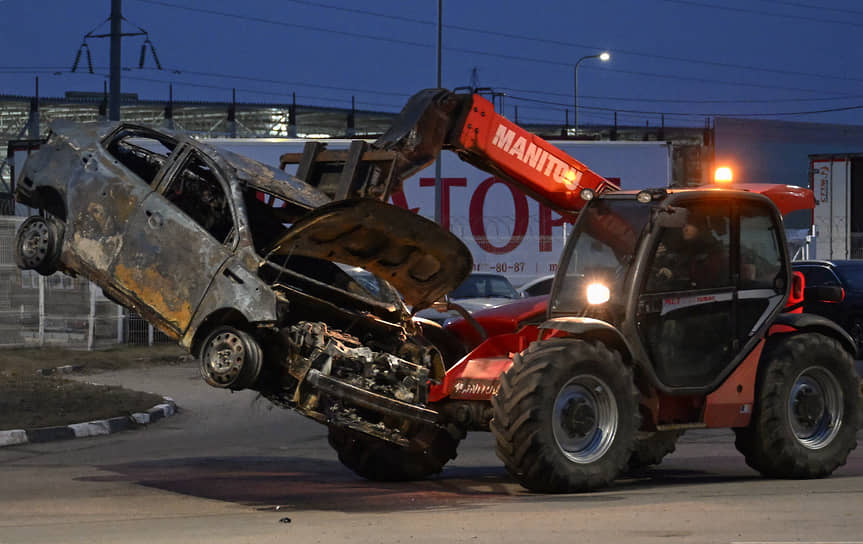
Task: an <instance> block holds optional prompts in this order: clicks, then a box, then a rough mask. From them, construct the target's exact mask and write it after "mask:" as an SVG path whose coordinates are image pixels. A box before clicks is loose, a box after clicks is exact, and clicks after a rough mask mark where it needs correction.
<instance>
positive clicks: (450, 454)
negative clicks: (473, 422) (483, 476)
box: [329, 426, 459, 482]
mask: <svg viewBox="0 0 863 544" xmlns="http://www.w3.org/2000/svg"><path fill="white" fill-rule="evenodd" d="M421 434H424V435H425V436H423V439H424V441H426V442H427V443H426V445H425V446H419V445H413V446H407V447H404V446H398V445H396V444H391V443H389V442H385V441H383V440H381V439H379V438H374V437H372V436H368V435H365V434H363V433H361V432H358V431H354V430H352V429H345V428H341V427H334V426H331V427H330V433H329V441H330V446H332V447H333V449H334V450H336V452H337V453H338V454H339V461H341V462H342V464H343V465H345V466H346V467H347V468H349V469H351V470H352V471H354V472H355V473H356V474H357V475H359V476H361V477H363V478H365V479H367V480H373V481H378V482H404V481H411V480H422V479H423V478H427V477H428V476H432V475H434V474H437V473H438V472H440V471H441V470H443V467H444V465H445V464H446V463H447V462H448V461H449V460H450V459H455V456H456V448H457V447H458V443H459V438H457V437H455V436H453V435H452V434H451V432H450V431H449V430H447V429H444V428H443V427H429V428H428V429H426V432H424V433H421Z"/></svg>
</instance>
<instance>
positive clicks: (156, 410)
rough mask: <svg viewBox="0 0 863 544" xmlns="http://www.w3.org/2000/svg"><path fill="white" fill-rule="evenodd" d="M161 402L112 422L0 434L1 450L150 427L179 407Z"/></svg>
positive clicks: (171, 401) (171, 403) (168, 401)
mask: <svg viewBox="0 0 863 544" xmlns="http://www.w3.org/2000/svg"><path fill="white" fill-rule="evenodd" d="M164 399H165V402H164V403H162V404H157V405H156V406H153V407H152V408H150V409H149V410H147V411H146V412H137V413H134V414H131V415H129V416H120V417H112V418H111V419H101V420H97V421H88V422H85V423H72V424H70V425H62V426H59V427H40V428H37V429H13V430H11V431H0V448H2V447H4V446H18V445H21V444H36V443H40V442H51V441H54V440H70V439H72V438H85V437H88V436H100V435H105V434H113V433H116V432H120V431H126V430H129V429H135V428H137V427H140V426H141V425H149V424H150V423H155V422H157V421H159V420H160V419H163V418H166V417H169V416H172V415H174V414H176V413H177V410H178V408H177V404H176V403H175V402H174V399H171V398H169V397H164Z"/></svg>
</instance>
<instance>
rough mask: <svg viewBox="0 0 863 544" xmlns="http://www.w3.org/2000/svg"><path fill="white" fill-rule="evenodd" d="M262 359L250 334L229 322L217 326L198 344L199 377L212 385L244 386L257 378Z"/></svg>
mask: <svg viewBox="0 0 863 544" xmlns="http://www.w3.org/2000/svg"><path fill="white" fill-rule="evenodd" d="M263 360H264V356H263V351H262V349H261V346H260V344H259V343H258V341H257V340H255V338H254V337H252V335H250V334H249V333H247V332H245V331H242V330H240V329H237V328H235V327H231V326H222V327H217V328H216V329H215V330H213V332H211V333H210V334H209V336H207V338H206V340H204V343H203V347H202V348H201V356H200V363H201V377H203V378H204V381H205V382H207V383H208V384H209V385H212V386H213V387H219V388H226V389H232V390H235V391H238V390H240V389H246V388H248V387H251V386H252V385H254V383H255V382H256V381H257V379H258V376H259V375H260V373H261V367H262V366H263Z"/></svg>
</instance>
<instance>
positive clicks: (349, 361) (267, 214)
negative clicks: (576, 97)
mask: <svg viewBox="0 0 863 544" xmlns="http://www.w3.org/2000/svg"><path fill="white" fill-rule="evenodd" d="M361 151H362V150H360V152H361ZM394 156H395V161H396V162H397V161H398V160H402V158H401V157H399V156H398V154H395V155H394ZM390 158H392V156H391V157H390ZM393 164H395V163H393ZM402 168H403V169H404V168H409V166H407V167H406V166H404V165H402ZM349 178H350V179H347V178H346V179H345V180H343V181H344V182H343V183H342V184H341V186H338V185H339V180H338V179H336V180H335V182H334V183H335V184H336V186H337V189H339V190H336V191H334V190H327V188H328V187H329V186H327V184H319V185H318V186H314V185H313V184H310V183H306V182H305V181H302V180H300V179H298V178H295V177H292V176H289V175H287V174H285V173H284V172H283V171H281V170H278V169H274V168H270V167H267V166H265V165H263V164H260V163H257V162H255V161H252V160H250V159H247V158H244V157H241V156H238V155H235V154H232V153H228V152H222V151H218V150H216V149H214V148H212V147H210V146H207V145H205V144H203V143H201V142H199V141H196V140H194V139H191V138H188V137H185V136H181V135H178V134H173V133H170V132H166V131H157V130H154V129H151V128H147V127H143V126H135V125H128V124H111V125H105V124H100V125H73V124H55V125H53V126H52V131H51V134H50V136H49V138H48V139H47V141H46V142H45V143H44V144H43V145H42V147H41V149H40V151H38V152H36V153H35V154H33V155H32V156H31V157H30V158H29V159H28V161H27V162H26V164H25V166H24V170H23V173H22V176H21V180H22V181H21V183H20V184H19V185H18V188H17V189H16V198H17V199H18V201H19V202H21V203H23V204H27V205H29V206H31V207H33V208H37V209H39V210H40V213H39V215H35V216H33V217H30V218H28V219H27V220H26V221H25V222H24V224H22V226H21V229H20V231H19V235H18V240H17V253H16V255H17V258H18V264H19V266H20V267H22V268H29V269H35V270H37V271H38V272H40V273H42V274H50V273H53V272H54V271H56V270H61V271H64V272H66V273H69V274H73V275H76V274H80V275H83V276H85V277H87V278H88V279H90V280H91V281H93V282H94V283H96V284H97V285H98V286H100V287H101V288H102V289H103V291H104V292H105V294H106V295H107V296H108V297H110V298H112V299H113V300H116V301H117V302H119V303H120V304H122V305H124V306H126V307H129V308H131V309H134V310H135V311H136V312H138V313H139V314H140V315H141V316H143V317H144V318H145V319H147V320H148V321H150V322H151V323H153V324H154V325H155V326H157V327H158V328H159V329H160V330H161V331H163V332H164V333H165V334H167V335H169V336H171V337H173V338H176V339H177V341H178V342H179V343H180V344H181V345H182V346H185V347H186V348H188V349H189V350H190V351H191V352H192V353H193V354H194V355H196V356H198V357H199V358H200V359H201V365H202V366H201V371H202V375H203V377H204V379H205V380H206V381H207V382H208V383H209V384H211V385H213V386H216V387H224V388H231V389H242V388H253V389H256V390H258V391H260V392H261V393H262V394H263V395H265V396H266V397H267V398H269V399H270V400H272V401H273V402H275V403H277V404H279V405H282V406H286V407H291V408H295V409H297V410H299V411H300V412H301V413H303V414H305V415H308V416H310V417H312V418H314V419H317V420H319V421H322V422H325V423H327V424H329V425H330V426H331V427H332V426H335V427H342V428H349V429H354V430H356V431H360V432H362V433H364V434H366V435H372V436H376V437H379V438H383V439H385V440H387V441H388V442H390V443H397V444H402V445H406V444H412V443H416V440H415V439H414V437H415V436H417V435H418V434H422V432H421V431H422V429H423V427H424V426H425V427H433V426H434V423H435V417H434V415H435V414H434V412H431V411H429V410H426V409H424V408H423V405H424V400H425V399H424V396H425V394H426V393H425V391H426V389H425V384H426V382H427V381H428V379H429V378H434V377H441V376H442V375H443V373H444V362H443V361H442V360H441V355H440V350H438V349H437V348H436V347H435V346H434V344H433V343H432V342H430V341H429V340H428V337H434V336H435V334H437V333H438V332H439V331H433V330H430V329H431V328H433V324H429V323H422V322H420V321H418V320H416V319H412V318H411V314H410V312H409V311H408V309H407V306H406V304H407V305H411V306H413V307H414V308H422V307H425V306H428V305H430V304H431V303H432V302H434V301H435V300H436V299H438V298H439V297H441V296H442V295H444V294H445V293H446V292H448V291H449V290H451V289H452V288H454V287H455V286H456V285H458V284H459V283H460V282H461V281H462V280H463V279H464V277H466V276H467V274H468V272H469V270H470V267H471V258H470V254H469V253H468V252H467V250H466V248H465V247H464V246H463V245H462V244H461V242H460V241H459V240H458V239H457V238H455V237H454V236H451V235H449V234H448V233H447V232H445V231H442V230H441V229H440V228H439V227H438V226H437V225H436V224H435V223H433V222H431V221H428V220H426V219H424V218H422V217H420V216H418V215H415V214H413V213H410V212H408V211H406V210H402V209H399V208H396V207H393V206H390V205H387V204H386V203H385V202H383V201H384V200H385V199H386V198H387V197H388V195H389V192H390V191H391V190H392V189H393V188H394V186H392V183H394V182H393V181H392V180H395V181H396V182H397V181H398V180H399V179H400V178H398V177H393V178H391V179H390V180H389V181H387V180H384V182H383V183H382V182H381V179H382V178H381V177H380V176H377V175H374V176H372V175H369V176H367V179H368V180H371V181H370V182H369V183H358V182H357V179H358V176H356V175H352V176H350V177H349ZM361 181H362V180H361ZM329 188H330V189H332V187H329ZM334 197H336V198H338V200H335V199H334ZM432 232H434V234H433V235H430V233H432ZM334 262H341V263H345V264H348V265H353V266H360V267H363V268H365V269H366V270H369V271H371V272H373V273H374V274H375V275H376V276H377V277H379V278H385V279H386V280H387V281H388V282H389V283H391V284H392V285H393V286H394V287H395V288H396V289H397V290H398V292H399V293H401V295H402V296H403V298H404V301H401V300H392V299H390V300H381V299H380V298H376V297H375V296H374V295H373V294H372V293H370V292H369V291H368V290H367V289H365V288H364V287H363V286H362V285H361V284H360V283H359V282H357V281H355V280H354V279H353V278H352V277H351V276H350V275H348V274H346V273H345V272H344V270H343V269H342V268H340V267H339V266H337V265H336V264H334ZM388 417H389V418H393V419H394V420H396V421H397V422H398V423H397V424H394V425H392V426H388V425H387V424H386V418H388ZM405 421H407V422H410V425H407V426H406V425H404V422H405ZM432 434H434V433H432ZM417 447H422V444H419V445H417Z"/></svg>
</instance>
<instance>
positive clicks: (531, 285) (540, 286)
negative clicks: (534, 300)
mask: <svg viewBox="0 0 863 544" xmlns="http://www.w3.org/2000/svg"><path fill="white" fill-rule="evenodd" d="M552 283H554V274H549V275H548V276H540V277H539V278H535V279H532V280H530V281H529V282H527V283H525V284H524V285H522V286H521V287H519V288H518V290H519V292H521V296H523V297H536V296H539V295H547V294H549V293H551V284H552Z"/></svg>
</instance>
